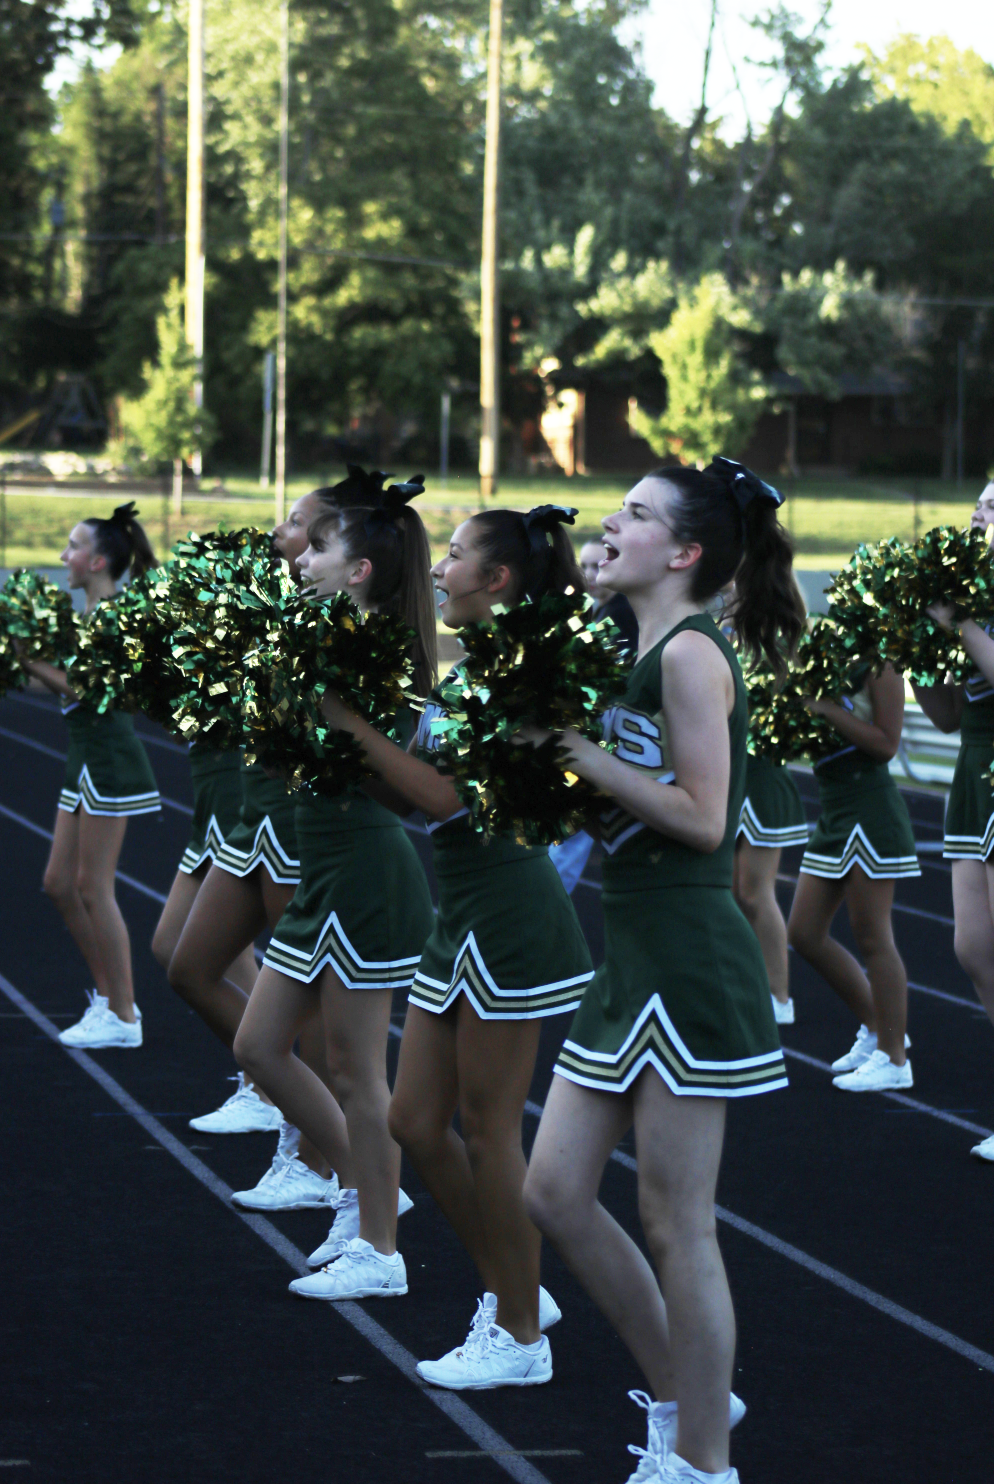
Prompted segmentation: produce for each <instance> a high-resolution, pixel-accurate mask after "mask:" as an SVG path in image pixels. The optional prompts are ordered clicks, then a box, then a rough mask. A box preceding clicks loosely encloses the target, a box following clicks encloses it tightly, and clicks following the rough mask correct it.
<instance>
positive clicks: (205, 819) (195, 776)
mask: <svg viewBox="0 0 994 1484" xmlns="http://www.w3.org/2000/svg"><path fill="white" fill-rule="evenodd" d="M190 777H191V779H192V781H193V822H192V824H191V825H190V841H189V844H188V845H187V847H186V849H185V850H184V852H183V857H182V859H181V861H180V863H179V868H180V870H181V871H183V872H185V874H186V875H187V876H192V875H193V873H194V871H199V869H200V867H201V866H203V865H204V864H206V862H207V861H215V860H217V858H218V856H219V855H220V853H221V850H222V849H223V847H224V842H225V840H227V839H228V837H229V836H230V834H231V832H232V830H233V829H234V828H235V826H236V825H237V823H238V820H239V817H240V815H241V809H242V779H241V758H240V757H239V755H238V753H237V752H236V751H228V752H217V751H215V750H214V749H212V748H201V747H195V748H194V749H193V750H192V752H191V753H190Z"/></svg>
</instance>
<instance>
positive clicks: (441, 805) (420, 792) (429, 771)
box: [321, 692, 463, 820]
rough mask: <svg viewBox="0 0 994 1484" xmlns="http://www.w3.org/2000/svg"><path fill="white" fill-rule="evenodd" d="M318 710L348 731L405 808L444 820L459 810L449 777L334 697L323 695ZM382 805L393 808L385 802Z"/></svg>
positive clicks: (460, 806)
mask: <svg viewBox="0 0 994 1484" xmlns="http://www.w3.org/2000/svg"><path fill="white" fill-rule="evenodd" d="M321 710H322V712H323V713H324V715H325V717H326V719H327V720H328V722H329V723H330V724H331V725H332V726H335V727H339V728H340V729H341V730H342V731H343V732H351V734H352V736H353V737H354V738H355V739H356V741H357V742H358V743H359V745H360V747H361V748H362V750H363V752H364V753H365V754H366V760H367V762H368V763H369V764H370V766H371V767H372V768H375V770H376V772H377V773H379V775H380V777H381V778H382V779H383V780H384V782H385V783H387V784H388V785H389V786H390V788H391V790H393V792H394V793H395V794H399V795H400V796H401V798H402V799H406V800H407V803H408V807H409V808H413V809H420V810H421V812H422V814H424V815H425V816H426V817H427V818H428V819H437V820H445V819H450V818H451V817H452V815H453V814H456V813H458V811H459V810H460V809H461V808H462V807H463V803H462V800H461V799H460V797H459V795H458V794H457V793H456V788H455V784H454V783H453V782H452V779H451V778H446V777H445V776H444V775H443V774H441V773H439V772H438V770H437V768H433V767H432V765H431V764H430V763H425V762H422V761H421V759H420V758H418V757H414V756H413V755H412V754H411V753H409V752H405V751H404V749H403V748H402V747H398V746H397V744H396V742H391V741H390V740H389V738H387V737H384V736H383V735H382V733H380V732H378V731H377V730H376V728H375V727H372V726H370V724H369V722H368V721H366V720H365V718H364V717H362V716H357V715H356V714H355V712H354V711H350V710H349V709H348V707H347V706H344V705H343V704H342V702H341V701H340V700H339V699H338V697H337V696H333V695H331V694H329V693H328V692H326V693H325V695H324V698H323V699H322V701H321ZM382 802H384V803H387V804H388V807H390V808H394V807H395V806H394V805H393V804H389V803H388V801H387V800H386V799H384V800H382ZM397 812H399V811H397Z"/></svg>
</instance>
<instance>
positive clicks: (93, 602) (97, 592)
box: [83, 575, 117, 613]
mask: <svg viewBox="0 0 994 1484" xmlns="http://www.w3.org/2000/svg"><path fill="white" fill-rule="evenodd" d="M83 591H84V592H85V593H86V611H87V613H92V612H93V610H94V608H96V606H97V604H98V603H102V602H103V600H104V598H112V597H113V596H114V594H115V593H116V592H117V584H116V583H115V581H114V579H113V578H112V577H104V576H102V575H101V576H95V577H94V578H93V579H92V581H90V582H88V583H87V584H86V586H85V588H84V589H83Z"/></svg>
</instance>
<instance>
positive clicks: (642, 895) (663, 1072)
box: [555, 613, 787, 1098]
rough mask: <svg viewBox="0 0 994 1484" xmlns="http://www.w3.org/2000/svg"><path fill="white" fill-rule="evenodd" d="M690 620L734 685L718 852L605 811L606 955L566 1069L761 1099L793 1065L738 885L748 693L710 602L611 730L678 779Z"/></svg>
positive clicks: (566, 1050)
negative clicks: (675, 744)
mask: <svg viewBox="0 0 994 1484" xmlns="http://www.w3.org/2000/svg"><path fill="white" fill-rule="evenodd" d="M686 630H693V631H694V632H696V633H700V634H705V635H706V636H707V637H708V638H709V639H711V640H712V641H713V642H714V643H715V644H717V645H718V648H719V649H720V650H721V652H722V654H723V655H724V656H725V659H726V660H727V662H728V667H729V669H730V670H731V672H732V677H733V680H734V683H735V705H734V707H733V709H732V714H731V716H730V717H729V719H728V732H729V744H730V760H731V771H730V775H729V788H728V805H727V818H726V827H725V835H724V838H723V840H722V842H721V845H720V846H719V847H718V849H717V850H715V851H714V852H712V853H710V854H708V853H705V852H704V851H700V850H693V849H692V848H691V847H690V846H688V845H682V844H680V843H678V842H677V841H676V840H672V839H670V838H669V837H668V836H666V835H663V834H660V833H659V832H658V831H657V830H653V829H651V828H650V827H649V826H648V825H645V824H642V823H641V821H639V820H637V819H635V818H633V817H632V815H630V814H628V813H626V811H625V810H623V809H621V808H615V809H612V810H610V811H608V812H607V813H605V814H604V815H602V816H601V844H602V846H603V848H604V852H605V855H604V861H603V866H602V874H603V883H604V891H603V897H602V902H603V908H604V950H605V961H604V963H603V965H602V966H601V967H600V968H599V969H598V970H597V973H596V974H595V975H594V979H593V982H592V983H591V984H590V985H589V986H588V988H587V990H586V992H585V994H584V996H583V1003H582V1004H581V1006H580V1008H579V1010H578V1011H577V1014H576V1016H575V1018H574V1020H573V1024H572V1026H571V1027H570V1031H569V1035H568V1037H567V1038H566V1041H565V1043H564V1045H563V1048H562V1051H561V1052H560V1054H559V1059H558V1061H557V1063H556V1068H555V1070H556V1073H557V1074H558V1075H559V1076H560V1077H566V1078H568V1079H569V1081H571V1082H577V1083H579V1084H580V1085H581V1086H583V1087H592V1088H595V1089H597V1090H598V1091H600V1092H625V1091H626V1090H627V1089H628V1088H629V1087H631V1085H632V1083H633V1082H634V1081H635V1079H636V1078H637V1077H638V1076H639V1075H640V1074H641V1073H642V1072H643V1071H644V1070H645V1068H646V1067H653V1068H654V1069H655V1071H656V1072H658V1074H659V1076H660V1077H661V1078H662V1079H663V1081H664V1082H665V1083H666V1086H667V1087H668V1088H669V1089H670V1091H671V1092H673V1093H676V1094H677V1095H678V1096H690V1097H721V1098H738V1097H750V1096H753V1095H754V1094H758V1093H762V1092H772V1091H773V1090H774V1089H775V1088H778V1087H786V1085H787V1070H786V1067H785V1066H784V1060H783V1053H782V1051H781V1049H780V1038H779V1034H778V1032H777V1027H776V1022H775V1021H774V1019H773V1003H772V1000H771V997H770V984H769V980H768V978H767V976H766V967H765V965H764V963H763V956H762V954H761V952H760V948H759V943H758V942H757V939H756V935H755V933H754V932H753V930H752V928H751V927H750V926H749V924H748V923H747V922H746V919H745V918H744V917H743V915H742V913H741V911H740V910H739V907H738V904H737V903H736V901H735V898H734V897H733V895H732V872H733V868H734V858H735V836H736V832H737V830H738V825H739V816H740V813H741V810H742V801H743V799H744V797H745V779H746V731H747V727H748V700H747V697H746V690H745V686H744V684H743V681H742V674H741V671H740V670H739V663H738V660H737V659H736V656H735V651H734V649H733V648H732V646H731V645H730V644H729V642H728V640H727V639H726V638H725V637H724V635H723V634H722V633H721V632H720V631H719V629H718V628H717V626H716V625H715V623H714V621H713V620H712V619H711V618H710V617H709V616H708V615H707V614H703V613H702V614H695V615H693V616H692V617H690V618H686V619H684V620H683V621H682V622H681V623H678V624H677V625H676V626H675V627H674V628H672V629H671V630H670V632H669V633H668V634H667V635H666V636H665V638H663V639H661V640H660V642H659V643H658V644H656V645H654V646H653V648H652V649H650V650H649V652H648V653H647V654H645V655H643V656H642V658H641V659H640V660H639V661H638V662H637V664H636V665H635V667H634V669H633V670H632V671H631V673H630V676H629V680H628V688H627V690H626V692H625V698H624V700H623V701H622V703H621V704H620V705H619V706H615V707H613V708H612V709H611V710H610V711H609V712H608V713H607V716H606V717H605V722H604V734H605V738H608V739H613V740H614V741H615V742H616V743H617V748H616V753H615V755H616V756H617V757H618V758H620V759H621V761H622V762H625V763H628V764H629V765H630V766H631V767H633V768H637V769H640V770H643V771H644V772H645V773H647V774H648V776H649V777H651V778H655V779H656V780H658V783H659V786H660V787H665V786H666V785H668V784H671V783H673V782H674V781H675V774H674V773H673V770H672V767H671V766H670V763H669V760H668V758H667V742H666V727H665V723H664V719H663V691H662V675H661V663H660V661H661V656H662V652H663V649H664V648H665V646H666V645H667V644H668V643H669V642H670V641H671V640H672V639H673V638H674V637H675V636H676V635H677V634H680V633H683V632H684V631H686Z"/></svg>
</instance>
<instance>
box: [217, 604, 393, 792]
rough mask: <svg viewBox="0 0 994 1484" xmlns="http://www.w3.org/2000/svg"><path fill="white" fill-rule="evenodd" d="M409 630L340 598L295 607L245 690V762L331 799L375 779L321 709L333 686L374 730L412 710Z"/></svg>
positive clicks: (352, 740)
mask: <svg viewBox="0 0 994 1484" xmlns="http://www.w3.org/2000/svg"><path fill="white" fill-rule="evenodd" d="M416 637H417V636H416V635H415V633H414V630H413V629H411V628H410V627H409V626H408V625H407V624H405V623H403V622H402V621H401V620H400V619H398V618H395V617H394V616H393V615H391V614H387V613H367V614H363V613H361V612H360V610H359V609H358V608H357V607H356V605H355V604H354V603H353V602H352V601H351V599H349V598H348V597H347V596H346V594H344V593H338V594H336V595H335V596H334V597H331V598H328V599H324V600H320V601H318V600H311V601H309V602H308V601H306V600H305V601H303V602H301V603H300V604H299V605H298V606H296V607H295V608H293V609H291V610H289V611H288V612H287V614H286V623H285V625H284V627H283V629H282V630H281V631H280V633H279V636H278V639H277V641H276V642H275V643H274V644H273V645H272V647H271V648H270V649H269V650H268V651H267V653H266V655H265V657H264V660H263V663H262V664H261V665H260V666H259V669H258V672H257V676H254V677H253V678H252V679H251V680H250V681H249V682H247V683H246V687H245V699H244V705H243V715H244V725H245V748H246V754H245V755H246V758H247V759H248V760H249V761H254V760H256V759H258V761H260V762H262V763H263V764H264V765H265V766H266V767H269V768H275V769H277V770H278V771H279V772H280V773H282V774H283V776H284V777H285V778H286V779H287V781H288V783H289V785H290V787H291V788H294V789H296V788H302V787H305V786H306V787H309V788H311V789H313V790H314V791H315V792H317V793H323V794H338V793H341V792H343V791H344V790H345V789H347V788H349V787H353V786H355V785H356V784H358V783H359V782H361V780H362V779H363V778H370V777H373V776H375V774H374V773H373V770H372V769H371V768H370V767H369V766H368V764H367V763H366V761H365V757H364V754H363V751H362V748H361V747H360V746H359V744H358V743H357V742H356V740H355V738H354V737H352V736H350V735H349V733H347V732H342V731H339V730H338V729H337V728H332V727H329V726H328V724H327V723H326V722H325V720H324V718H323V716H322V714H321V709H320V700H321V697H322V696H323V695H324V692H325V691H326V690H329V689H333V690H335V691H336V692H337V693H338V694H339V695H340V696H341V698H342V700H343V701H344V702H345V703H346V705H348V706H351V707H352V708H353V709H354V710H356V711H359V712H360V713H361V714H362V715H363V716H365V717H366V718H367V720H368V721H370V722H371V724H372V725H373V726H375V727H376V728H377V730H379V731H383V732H387V733H390V732H391V731H392V730H393V728H394V725H395V722H396V718H397V714H398V712H399V711H400V710H401V709H402V708H403V707H405V706H410V704H411V677H412V674H413V669H414V666H413V659H412V654H413V648H414V644H415V642H416Z"/></svg>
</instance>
